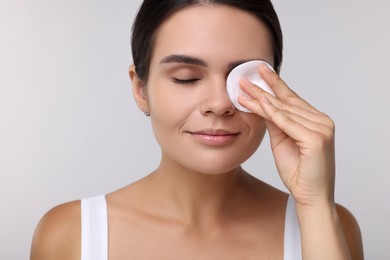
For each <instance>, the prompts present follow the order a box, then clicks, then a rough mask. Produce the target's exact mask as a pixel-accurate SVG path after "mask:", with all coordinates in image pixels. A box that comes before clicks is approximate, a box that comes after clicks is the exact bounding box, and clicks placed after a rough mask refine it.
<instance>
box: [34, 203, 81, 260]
mask: <svg viewBox="0 0 390 260" xmlns="http://www.w3.org/2000/svg"><path fill="white" fill-rule="evenodd" d="M80 230H81V209H80V201H73V202H69V203H65V204H62V205H59V206H56V207H54V208H53V209H51V210H50V211H48V212H47V213H46V214H45V215H44V216H43V217H42V219H41V220H40V222H39V223H38V225H37V227H36V229H35V233H34V237H33V241H32V246H31V258H30V259H31V260H36V259H39V260H45V259H59V260H61V259H80V258H81V254H80V250H81V245H80V244H81V232H80Z"/></svg>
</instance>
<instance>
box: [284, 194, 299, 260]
mask: <svg viewBox="0 0 390 260" xmlns="http://www.w3.org/2000/svg"><path fill="white" fill-rule="evenodd" d="M301 250H302V249H301V233H300V230H299V223H298V218H297V214H296V211H295V202H294V198H293V197H292V196H291V195H289V196H288V200H287V205H286V217H285V223H284V260H300V259H302V251H301Z"/></svg>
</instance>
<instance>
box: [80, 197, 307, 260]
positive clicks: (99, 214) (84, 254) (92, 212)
mask: <svg viewBox="0 0 390 260" xmlns="http://www.w3.org/2000/svg"><path fill="white" fill-rule="evenodd" d="M107 222H108V221H107V204H106V198H105V196H104V195H100V196H97V197H93V198H87V199H83V200H81V260H108V223H107ZM283 259H284V260H300V259H302V253H301V235H300V231H299V225H298V219H297V215H296V212H295V203H294V199H293V198H292V196H289V197H288V200H287V205H286V217H285V224H284V258H283Z"/></svg>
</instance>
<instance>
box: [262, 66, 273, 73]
mask: <svg viewBox="0 0 390 260" xmlns="http://www.w3.org/2000/svg"><path fill="white" fill-rule="evenodd" d="M261 67H262V68H263V71H264V72H266V73H270V72H271V69H270V68H269V67H268V66H267V65H266V64H261Z"/></svg>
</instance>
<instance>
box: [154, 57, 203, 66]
mask: <svg viewBox="0 0 390 260" xmlns="http://www.w3.org/2000/svg"><path fill="white" fill-rule="evenodd" d="M163 63H185V64H190V65H198V66H203V67H207V66H208V65H207V63H206V62H205V61H204V60H202V59H200V58H196V57H193V56H188V55H178V54H173V55H169V56H167V57H165V58H163V59H162V60H161V61H160V64H163Z"/></svg>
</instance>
